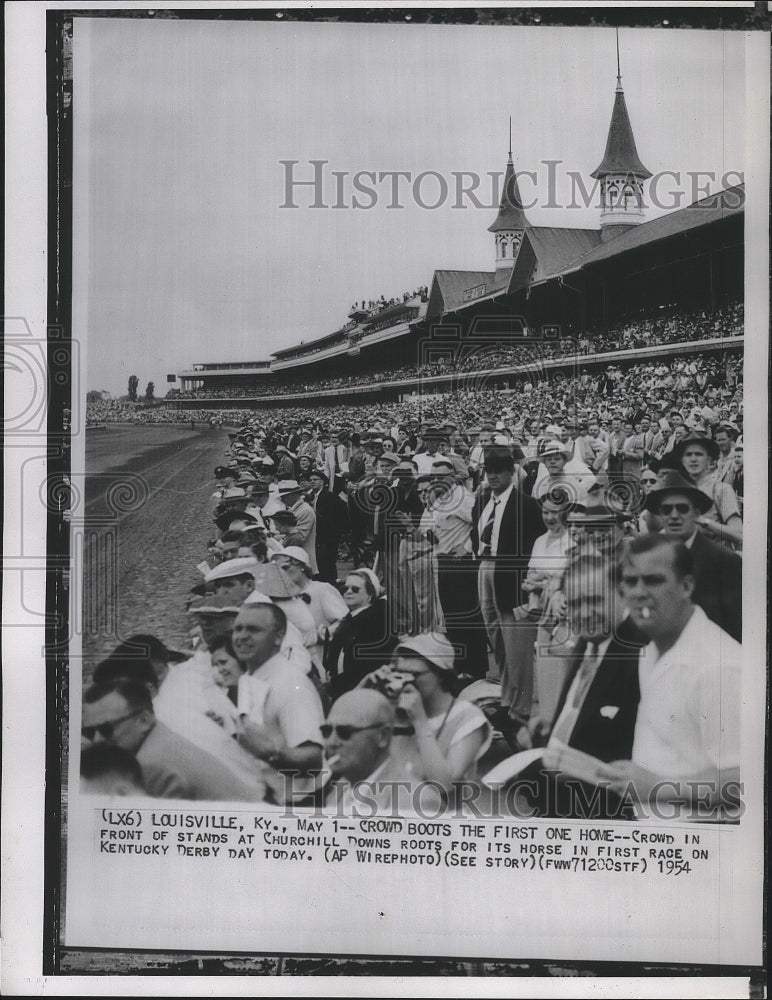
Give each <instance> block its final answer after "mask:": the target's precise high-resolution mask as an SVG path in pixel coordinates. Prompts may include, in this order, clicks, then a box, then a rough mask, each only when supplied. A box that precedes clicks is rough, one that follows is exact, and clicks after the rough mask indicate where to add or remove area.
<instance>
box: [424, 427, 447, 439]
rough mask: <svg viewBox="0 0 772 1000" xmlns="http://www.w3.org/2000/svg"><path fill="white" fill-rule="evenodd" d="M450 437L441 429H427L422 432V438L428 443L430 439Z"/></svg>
mask: <svg viewBox="0 0 772 1000" xmlns="http://www.w3.org/2000/svg"><path fill="white" fill-rule="evenodd" d="M447 436H448V435H447V434H446V433H445V431H442V430H440V428H439V427H426V428H425V429H424V430H422V431H421V438H422V439H423V440H424V441H426V440H427V439H429V438H444V437H447Z"/></svg>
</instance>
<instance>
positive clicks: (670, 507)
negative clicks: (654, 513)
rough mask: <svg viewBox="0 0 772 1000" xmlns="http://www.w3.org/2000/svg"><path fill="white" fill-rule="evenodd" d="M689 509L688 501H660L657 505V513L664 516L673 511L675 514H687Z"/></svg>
mask: <svg viewBox="0 0 772 1000" xmlns="http://www.w3.org/2000/svg"><path fill="white" fill-rule="evenodd" d="M691 509H692V508H691V504H688V503H661V504H660V505H659V513H660V514H664V515H665V517H667V516H668V514H672V513H673V511H675V512H676V514H688V513H689V511H690V510H691Z"/></svg>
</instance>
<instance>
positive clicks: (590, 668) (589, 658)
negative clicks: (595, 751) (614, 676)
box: [550, 642, 598, 745]
mask: <svg viewBox="0 0 772 1000" xmlns="http://www.w3.org/2000/svg"><path fill="white" fill-rule="evenodd" d="M597 658H598V653H597V650H596V648H595V644H594V643H592V642H588V643H587V646H586V648H585V651H584V657H583V659H582V662H581V665H580V667H579V669H578V670H577V672H576V678H575V683H574V685H573V691H571V692H570V701H568V700H567V701H566V704H565V705H564V706H563V711H562V712H561V713H560V718H559V719H558V720H557V722H556V723H555V727H554V729H553V730H552V734H551V736H550V745H552V744H554V743H564V744H566V745H568V741H569V740H570V739H571V734H572V733H573V731H574V726H575V725H576V720H577V717H578V715H579V712H580V710H581V707H582V703H583V702H584V699H585V697H586V695H587V689H588V688H589V686H590V684H591V683H592V680H593V678H594V677H595V667H596V661H597Z"/></svg>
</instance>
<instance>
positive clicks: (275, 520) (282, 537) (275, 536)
mask: <svg viewBox="0 0 772 1000" xmlns="http://www.w3.org/2000/svg"><path fill="white" fill-rule="evenodd" d="M268 521H269V523H270V525H271V535H270V538H271V539H272V540H273V541H274V542H275V543H277V544H278V547H279V548H284V547H285V546H287V545H301V544H302V537H301V535H300V532H299V531H298V530H297V527H298V519H297V518H296V517H295V515H294V514H293V513H292V511H291V510H277V511H276V513H275V514H272V515H271V516H270V517H269V518H268ZM272 551H273V552H277V551H278V548H277V547H276V545H274V547H273V549H272Z"/></svg>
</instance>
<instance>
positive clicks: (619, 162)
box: [590, 77, 651, 177]
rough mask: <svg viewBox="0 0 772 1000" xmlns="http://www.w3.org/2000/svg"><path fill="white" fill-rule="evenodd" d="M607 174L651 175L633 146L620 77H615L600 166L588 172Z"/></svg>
mask: <svg viewBox="0 0 772 1000" xmlns="http://www.w3.org/2000/svg"><path fill="white" fill-rule="evenodd" d="M609 174H633V175H634V176H636V177H651V171H650V170H647V169H646V167H644V165H643V164H642V163H641V161H640V159H639V157H638V150H637V149H636V148H635V137H634V136H633V128H632V125H631V124H630V116H629V115H628V113H627V105H626V104H625V92H624V91H623V90H622V82H621V78H620V77H617V89H616V93H615V94H614V107H613V109H612V112H611V124H610V125H609V130H608V139H607V140H606V152H605V153H604V154H603V159H602V160H601V163H600V166H598V167H596V168H595V170H593V172H592V173H591V174H590V176H591V177H608V175H609Z"/></svg>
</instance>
